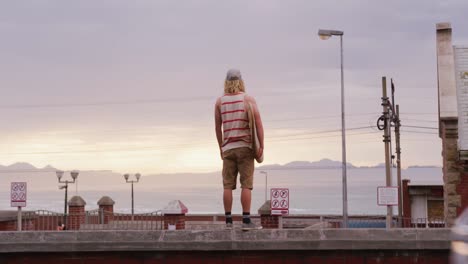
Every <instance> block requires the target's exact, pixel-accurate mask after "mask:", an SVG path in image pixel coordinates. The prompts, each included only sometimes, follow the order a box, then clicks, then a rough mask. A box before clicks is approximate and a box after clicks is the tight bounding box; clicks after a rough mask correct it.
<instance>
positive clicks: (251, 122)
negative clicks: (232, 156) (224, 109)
mask: <svg viewBox="0 0 468 264" xmlns="http://www.w3.org/2000/svg"><path fill="white" fill-rule="evenodd" d="M247 115H248V117H249V127H250V135H251V136H252V150H253V151H254V156H255V160H256V161H257V162H258V163H262V162H263V153H262V156H260V157H258V156H257V153H258V149H260V140H258V135H257V126H256V123H255V115H254V113H253V107H252V104H250V103H249V109H248V111H247Z"/></svg>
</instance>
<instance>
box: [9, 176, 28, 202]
mask: <svg viewBox="0 0 468 264" xmlns="http://www.w3.org/2000/svg"><path fill="white" fill-rule="evenodd" d="M26 191H27V188H26V183H25V182H12V183H11V207H26Z"/></svg>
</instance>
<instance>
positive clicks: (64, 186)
mask: <svg viewBox="0 0 468 264" xmlns="http://www.w3.org/2000/svg"><path fill="white" fill-rule="evenodd" d="M55 174H56V175H57V179H58V182H59V183H65V185H62V186H59V189H60V190H62V189H65V203H64V208H63V224H64V225H65V227H67V207H68V184H69V183H75V181H76V179H77V178H78V174H80V172H79V171H77V170H73V171H71V172H70V175H71V177H72V179H73V181H69V180H65V181H62V177H63V174H64V171H61V170H58V171H56V172H55Z"/></svg>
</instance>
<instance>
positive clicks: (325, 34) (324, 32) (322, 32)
mask: <svg viewBox="0 0 468 264" xmlns="http://www.w3.org/2000/svg"><path fill="white" fill-rule="evenodd" d="M343 33H344V32H343V31H339V30H328V29H319V31H318V35H319V37H320V38H321V39H323V40H326V39H329V38H330V37H332V36H340V55H341V159H342V162H343V164H342V165H341V167H342V176H343V227H344V228H347V227H348V191H347V184H346V134H345V101H344V74H343Z"/></svg>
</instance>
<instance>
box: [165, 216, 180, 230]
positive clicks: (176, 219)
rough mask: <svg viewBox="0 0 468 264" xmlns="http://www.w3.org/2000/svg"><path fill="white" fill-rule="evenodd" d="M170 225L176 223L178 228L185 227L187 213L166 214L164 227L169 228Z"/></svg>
mask: <svg viewBox="0 0 468 264" xmlns="http://www.w3.org/2000/svg"><path fill="white" fill-rule="evenodd" d="M169 225H175V226H176V229H177V230H182V229H185V214H167V215H164V229H168V228H169V227H168V226H169Z"/></svg>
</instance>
